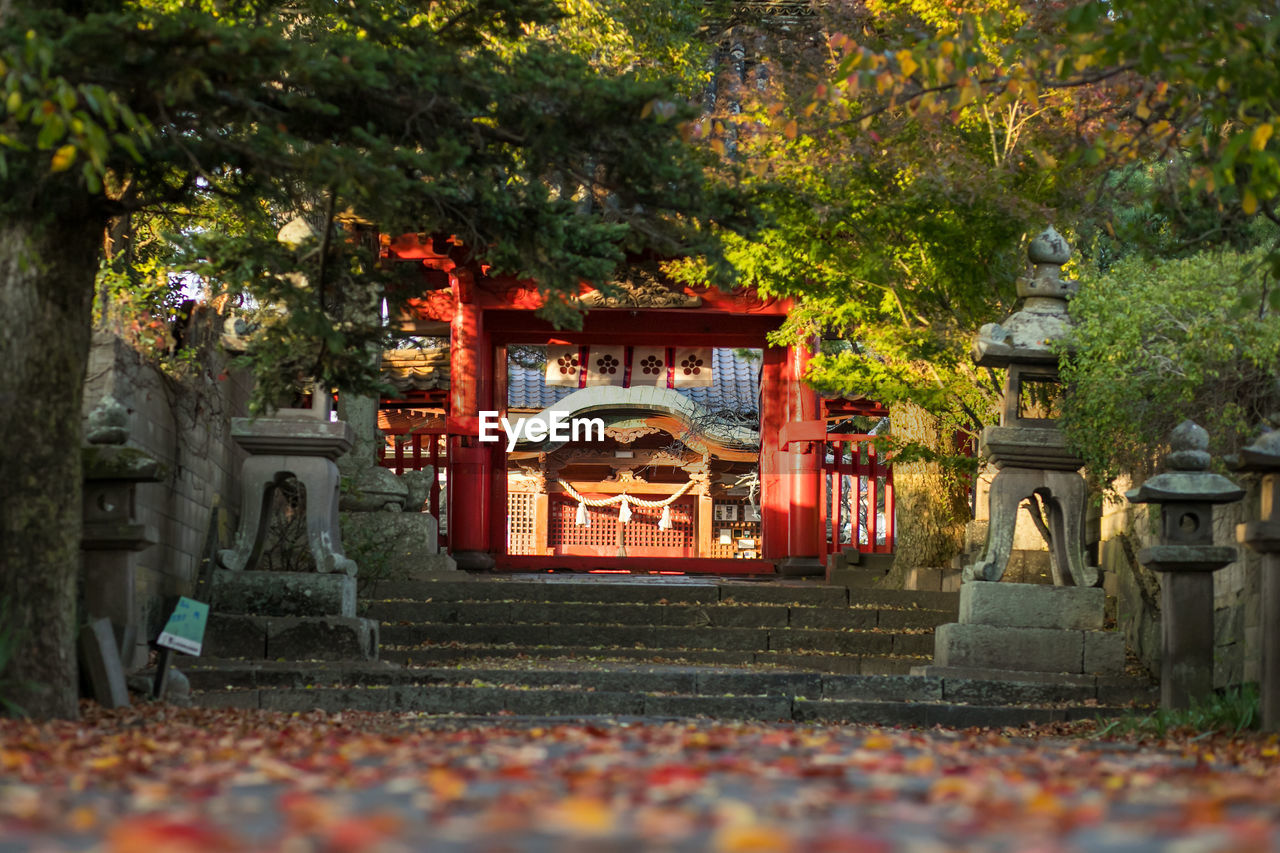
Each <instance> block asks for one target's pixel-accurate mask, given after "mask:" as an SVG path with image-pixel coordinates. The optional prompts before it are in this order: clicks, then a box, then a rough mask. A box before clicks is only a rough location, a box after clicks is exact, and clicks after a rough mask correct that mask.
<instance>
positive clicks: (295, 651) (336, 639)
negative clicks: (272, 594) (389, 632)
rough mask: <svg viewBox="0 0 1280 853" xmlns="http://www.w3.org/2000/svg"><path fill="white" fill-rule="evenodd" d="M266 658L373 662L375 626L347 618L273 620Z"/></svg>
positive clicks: (376, 652)
mask: <svg viewBox="0 0 1280 853" xmlns="http://www.w3.org/2000/svg"><path fill="white" fill-rule="evenodd" d="M267 657H268V658H272V659H275V658H284V659H285V660H377V658H378V623H377V622H375V621H373V620H372V619H360V618H357V617H349V616H300V617H288V618H273V619H271V620H270V622H269V623H268V626H267Z"/></svg>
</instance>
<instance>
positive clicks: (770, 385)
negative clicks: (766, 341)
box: [760, 347, 791, 560]
mask: <svg viewBox="0 0 1280 853" xmlns="http://www.w3.org/2000/svg"><path fill="white" fill-rule="evenodd" d="M786 359H787V352H786V350H783V349H778V348H776V347H766V348H765V350H764V365H763V367H762V368H761V371H760V536H761V539H762V540H763V541H762V543H761V549H760V556H761V557H763V558H764V559H766V560H781V559H782V558H783V557H786V556H787V513H788V509H789V508H790V506H791V492H790V488H789V486H788V482H787V481H788V478H787V477H784V476H783V473H782V462H783V458H782V457H783V451H782V436H781V432H782V424H783V423H784V422H785V421H786V419H787V385H786V381H785V380H784V378H783V372H784V371H783V368H784V367H785V366H786Z"/></svg>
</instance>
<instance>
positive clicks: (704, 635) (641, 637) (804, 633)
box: [381, 623, 933, 656]
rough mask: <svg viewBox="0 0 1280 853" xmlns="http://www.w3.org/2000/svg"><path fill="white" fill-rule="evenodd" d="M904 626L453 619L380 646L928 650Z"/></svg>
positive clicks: (389, 629)
mask: <svg viewBox="0 0 1280 853" xmlns="http://www.w3.org/2000/svg"><path fill="white" fill-rule="evenodd" d="M918 631H919V632H918V633H904V632H903V631H881V630H879V629H870V630H841V629H834V628H828V629H822V628H814V629H805V628H727V627H705V628H693V627H674V626H672V627H667V626H660V627H648V626H644V625H595V624H572V625H557V624H550V625H545V624H534V623H517V624H488V623H480V624H452V625H428V624H414V625H383V626H382V629H381V637H382V643H383V648H388V647H392V648H397V647H398V648H402V649H410V648H416V647H423V646H430V645H440V644H447V643H462V644H466V645H502V644H520V645H525V646H577V647H586V648H597V647H612V646H627V647H633V648H644V649H655V650H657V649H718V650H721V651H753V652H766V651H774V652H778V651H781V652H805V651H818V652H838V653H841V654H856V655H894V654H896V655H912V656H921V655H932V654H933V631H932V629H923V628H922V629H918Z"/></svg>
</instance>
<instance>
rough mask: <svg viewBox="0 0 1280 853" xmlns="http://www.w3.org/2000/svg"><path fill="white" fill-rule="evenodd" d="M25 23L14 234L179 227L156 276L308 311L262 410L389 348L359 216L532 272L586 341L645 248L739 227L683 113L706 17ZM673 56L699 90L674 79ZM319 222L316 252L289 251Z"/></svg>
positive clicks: (262, 372)
mask: <svg viewBox="0 0 1280 853" xmlns="http://www.w3.org/2000/svg"><path fill="white" fill-rule="evenodd" d="M5 9H6V11H5V13H4V15H3V18H0V87H2V88H3V96H4V99H3V102H0V154H2V155H3V162H2V163H0V217H13V216H22V217H25V216H30V215H32V214H31V212H32V211H36V212H37V213H36V214H35V215H37V216H40V217H56V216H76V217H93V218H96V219H100V220H101V221H103V222H104V223H105V222H106V221H107V220H108V219H109V218H111V217H114V216H120V215H126V216H133V217H135V218H136V221H137V223H138V224H140V225H141V226H143V227H149V223H148V220H147V217H148V216H154V215H157V214H163V215H164V216H165V217H168V218H169V220H170V221H169V222H168V223H166V224H171V225H173V226H175V227H173V228H172V230H173V231H174V232H177V233H182V234H185V235H186V236H187V237H189V238H190V239H189V240H187V241H186V244H185V245H186V248H187V250H188V253H187V254H186V255H185V256H177V255H174V254H173V253H172V251H170V250H168V249H165V250H157V253H156V254H154V255H153V256H152V257H155V258H156V261H155V262H156V263H159V264H168V265H169V267H170V269H171V270H177V271H182V270H193V271H196V272H198V273H199V274H200V275H202V276H204V277H205V278H206V279H207V280H208V281H209V282H211V283H212V284H214V285H215V286H217V287H221V288H223V289H225V290H227V291H230V292H231V293H233V294H247V295H248V296H249V298H250V299H251V301H252V302H253V303H254V304H257V305H259V306H266V305H272V306H275V307H276V308H277V309H278V311H279V314H278V317H284V316H287V317H288V320H287V322H280V323H267V324H265V325H266V326H267V327H269V328H267V330H266V332H265V333H264V334H263V336H262V338H261V339H260V340H257V339H255V341H254V345H253V349H252V351H251V353H250V356H251V358H252V360H253V361H254V363H255V365H256V366H257V367H258V373H259V377H260V378H262V379H263V380H264V382H263V385H262V388H261V390H262V392H263V393H264V394H268V395H269V394H271V393H273V392H274V391H277V390H279V388H280V387H282V386H286V385H288V384H290V383H291V382H293V381H294V380H295V379H296V378H297V377H298V376H299V375H305V376H308V377H314V378H317V379H319V380H321V381H324V382H326V383H329V384H343V385H345V386H346V387H349V388H360V387H362V383H363V387H368V382H369V380H370V379H371V377H370V376H369V375H368V374H369V365H368V360H367V359H362V358H360V357H358V356H359V354H361V353H363V352H365V347H366V345H367V344H368V343H370V342H371V341H373V340H376V339H378V338H379V336H380V335H381V334H382V333H381V331H380V330H379V329H377V328H376V326H377V325H378V316H377V315H378V312H377V311H376V304H377V303H376V301H374V305H375V310H373V311H372V312H370V311H368V310H367V308H368V302H369V296H370V294H371V293H372V292H374V291H375V290H377V289H380V288H382V287H383V286H384V285H385V284H386V282H384V281H379V280H378V278H377V276H376V274H375V264H374V263H373V249H374V247H371V246H366V245H363V244H362V243H361V242H360V240H359V239H358V238H357V237H353V233H357V232H358V228H356V232H353V231H352V230H351V228H353V227H356V226H359V225H360V224H361V223H376V224H377V226H378V227H379V228H380V229H382V230H383V231H387V232H393V233H406V232H408V233H429V234H447V235H453V238H454V243H455V245H456V246H457V247H458V249H457V252H456V254H457V256H458V259H459V260H460V261H462V262H466V261H471V260H476V259H479V258H483V259H484V262H485V263H487V264H489V265H490V267H491V268H492V269H493V270H494V271H495V272H499V273H512V274H517V275H520V276H525V277H530V278H534V279H536V280H537V281H538V282H539V284H540V285H541V286H542V287H543V288H544V289H545V290H546V291H547V292H548V294H549V295H550V296H551V298H550V299H549V300H548V307H547V309H546V312H545V313H546V314H547V316H548V317H549V319H552V320H553V321H555V322H557V323H559V324H570V325H571V324H573V323H574V322H575V321H577V320H578V315H577V314H576V312H575V310H574V309H573V308H572V306H570V305H569V304H568V303H567V302H566V300H564V299H563V298H560V297H559V294H563V293H564V292H567V291H568V290H570V289H572V288H576V287H577V285H578V283H579V282H580V281H581V280H584V279H585V280H589V281H600V280H605V279H608V278H609V277H610V276H611V275H612V273H613V271H614V269H615V267H616V266H617V264H618V263H619V262H620V261H621V260H622V259H623V258H624V256H625V255H626V253H628V252H639V251H644V250H648V249H653V250H657V251H659V252H663V253H668V254H671V253H679V252H682V251H685V250H711V251H712V254H713V256H714V254H715V253H714V242H713V241H712V240H711V238H710V235H709V232H708V230H707V223H708V222H709V221H710V220H711V219H721V220H724V221H730V220H736V219H737V218H738V215H739V213H740V205H739V203H738V200H737V198H736V196H735V195H734V194H733V193H731V192H729V191H723V190H717V189H714V188H712V187H711V186H710V185H709V184H708V182H707V181H706V180H705V177H704V166H705V164H706V160H705V159H704V158H702V157H701V156H700V155H699V154H698V153H697V152H695V151H694V150H693V149H691V148H689V147H688V146H687V144H686V143H685V141H684V138H683V134H684V132H685V130H686V127H685V122H686V120H687V119H688V118H690V116H691V113H690V112H689V110H687V109H685V108H680V107H677V106H676V103H675V101H674V100H673V97H674V95H675V93H678V92H680V91H681V90H682V89H685V90H687V89H688V87H689V86H690V85H691V82H690V81H691V80H692V79H693V78H691V77H690V76H689V74H690V73H691V72H690V69H691V68H693V67H694V66H695V65H696V64H697V63H698V62H700V61H701V60H700V59H699V58H698V57H699V54H698V52H697V50H695V49H693V48H688V49H685V48H682V47H681V45H683V44H685V41H686V39H685V36H684V35H683V34H685V33H688V32H690V31H692V29H693V28H694V26H695V23H696V21H697V20H698V14H697V13H696V11H695V9H694V6H693V5H692V4H691V3H690V2H689V0H671V2H668V3H663V4H657V5H656V6H655V7H654V9H653V10H650V14H648V15H647V16H641V15H640V14H639V13H638V12H637V11H636V10H634V9H628V8H627V4H621V3H618V4H610V3H587V2H566V3H565V4H564V6H563V7H562V6H558V5H557V4H555V3H551V2H546V0H469V2H466V1H465V0H464V1H462V2H446V3H433V2H426V0H418V2H410V3H400V2H390V0H367V2H360V3H343V4H333V3H331V2H327V0H303V2H300V3H299V2H269V0H262V2H240V3H231V2H219V1H218V0H206V2H201V3H194V4H193V3H177V2H169V0H133V2H129V3H125V4H122V5H119V6H113V7H110V8H109V9H107V8H105V7H104V9H103V10H102V11H95V12H94V13H92V14H87V13H84V12H83V11H82V4H78V3H71V2H66V3H53V4H48V3H43V2H34V1H33V0H32V1H31V2H17V3H12V4H7V5H6V7H5ZM566 10H568V11H569V12H571V13H572V14H569V15H566ZM655 10H656V11H658V12H660V13H656V12H655ZM614 16H617V17H614ZM641 17H645V18H646V19H647V23H646V24H645V25H644V26H640V24H639V23H638V22H639V20H640V18H641ZM663 22H666V23H670V24H671V25H672V27H673V29H671V30H670V31H668V30H666V29H665V26H666V24H664V23H663ZM606 23H607V24H608V26H607V27H606V26H605V24H606ZM602 27H603V28H604V29H603V30H601V29H600V28H602ZM605 30H607V31H605ZM625 32H634V33H635V34H636V35H637V39H636V40H634V41H632V42H627V40H625V39H624V38H623V34H624V33H625ZM596 34H600V35H601V40H600V42H599V44H598V45H597V47H598V48H599V50H597V51H595V52H594V53H592V52H591V51H590V50H588V48H589V47H590V45H591V44H592V43H593V38H594V37H595V35H596ZM588 54H590V55H588ZM668 60H669V61H671V62H673V63H674V64H675V67H676V69H677V71H678V72H679V73H681V74H684V75H685V76H684V78H672V77H670V76H668V75H665V74H663V73H660V71H659V69H660V68H661V67H662V64H663V63H664V62H667V61H668ZM655 105H660V106H661V108H658V107H657V106H655ZM73 167H75V168H73ZM299 215H301V216H304V217H306V218H307V219H308V220H309V221H311V222H312V223H313V225H314V230H315V232H316V235H317V237H316V240H315V241H314V242H313V243H309V244H307V245H304V246H300V247H296V248H293V249H291V248H287V247H285V248H282V247H280V246H279V245H278V244H277V243H276V241H275V231H276V229H277V228H278V227H279V226H280V224H282V223H283V222H285V221H288V220H290V219H293V218H294V217H296V216H299ZM338 222H342V223H345V224H346V226H347V230H341V229H337V228H335V223H338ZM149 262H150V261H149V258H148V257H147V256H146V253H145V252H141V251H139V252H137V253H135V254H134V255H132V256H127V257H125V258H123V259H119V260H117V259H115V258H113V264H114V266H113V268H112V274H114V275H117V276H124V277H125V278H127V279H128V280H130V281H132V282H133V283H134V284H135V285H137V284H139V283H142V282H143V281H146V280H148V273H149V271H150V270H149V268H148V267H147V266H146V264H147V263H149ZM131 265H133V266H131ZM169 281H170V283H172V282H173V281H174V279H172V278H171V279H170V280H169ZM106 283H107V284H110V282H109V281H107V282H106ZM108 289H109V288H108ZM118 291H119V288H117V292H118ZM348 291H353V292H348ZM388 295H389V296H390V297H391V298H392V299H393V301H394V300H395V299H396V298H400V297H404V296H411V295H414V291H413V289H412V288H400V289H396V290H392V291H390V292H389V294H388ZM356 306H361V307H363V308H365V309H366V310H365V311H364V313H363V314H360V312H359V311H357V310H355V308H356ZM152 313H153V314H154V313H155V312H152ZM353 354H354V355H353ZM273 376H274V378H272V377H273Z"/></svg>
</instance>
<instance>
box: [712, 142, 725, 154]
mask: <svg viewBox="0 0 1280 853" xmlns="http://www.w3.org/2000/svg"><path fill="white" fill-rule="evenodd" d="M711 150H712V151H714V152H716V153H717V154H719V155H720V156H721V157H723V156H724V152H725V147H724V140H723V139H713V140H711Z"/></svg>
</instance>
